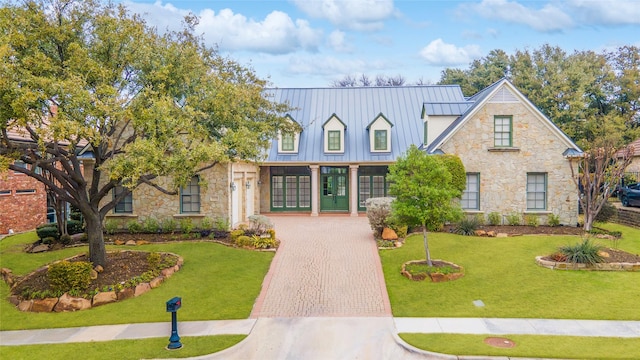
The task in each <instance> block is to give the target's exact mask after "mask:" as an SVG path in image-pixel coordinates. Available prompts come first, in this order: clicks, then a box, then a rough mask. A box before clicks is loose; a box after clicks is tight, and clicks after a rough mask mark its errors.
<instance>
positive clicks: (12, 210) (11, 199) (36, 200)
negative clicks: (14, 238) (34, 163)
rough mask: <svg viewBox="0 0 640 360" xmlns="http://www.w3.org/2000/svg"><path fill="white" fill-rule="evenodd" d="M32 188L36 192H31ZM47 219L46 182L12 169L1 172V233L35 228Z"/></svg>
mask: <svg viewBox="0 0 640 360" xmlns="http://www.w3.org/2000/svg"><path fill="white" fill-rule="evenodd" d="M31 190H33V191H34V192H30V191H31ZM21 191H22V192H23V193H21ZM25 191H28V192H25ZM46 221H47V193H46V191H45V187H44V184H42V183H41V182H39V181H37V180H36V179H34V178H32V177H29V176H27V175H25V174H20V173H14V172H13V171H11V170H8V171H7V172H6V173H4V174H1V175H0V234H6V233H8V232H9V230H11V231H13V232H21V231H27V230H33V229H34V228H35V227H36V226H38V225H40V224H43V223H45V222H46Z"/></svg>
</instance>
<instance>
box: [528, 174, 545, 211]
mask: <svg viewBox="0 0 640 360" xmlns="http://www.w3.org/2000/svg"><path fill="white" fill-rule="evenodd" d="M546 209H547V174H546V173H528V174H527V210H546Z"/></svg>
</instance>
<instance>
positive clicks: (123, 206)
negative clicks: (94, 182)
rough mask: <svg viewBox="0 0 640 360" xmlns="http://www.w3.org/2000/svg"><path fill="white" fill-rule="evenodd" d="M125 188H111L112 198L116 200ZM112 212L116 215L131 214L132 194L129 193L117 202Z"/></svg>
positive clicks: (119, 186)
mask: <svg viewBox="0 0 640 360" xmlns="http://www.w3.org/2000/svg"><path fill="white" fill-rule="evenodd" d="M125 190H126V188H125V187H124V186H121V185H118V186H116V187H114V188H113V198H114V199H115V198H117V197H118V196H120V194H122V193H123V192H124V191H125ZM113 212H114V213H116V214H131V213H133V194H132V193H131V192H129V194H127V195H125V197H124V198H123V199H122V200H120V201H118V203H117V204H116V207H115V208H113Z"/></svg>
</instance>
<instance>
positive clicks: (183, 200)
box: [180, 176, 200, 214]
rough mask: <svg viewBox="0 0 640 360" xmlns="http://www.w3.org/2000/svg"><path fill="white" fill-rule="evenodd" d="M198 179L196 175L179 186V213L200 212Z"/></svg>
mask: <svg viewBox="0 0 640 360" xmlns="http://www.w3.org/2000/svg"><path fill="white" fill-rule="evenodd" d="M199 182H200V179H199V178H198V176H194V177H192V178H191V180H190V181H189V183H187V185H186V186H185V187H183V188H180V213H181V214H193V213H200V184H199Z"/></svg>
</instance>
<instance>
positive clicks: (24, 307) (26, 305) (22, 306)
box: [18, 300, 33, 311]
mask: <svg viewBox="0 0 640 360" xmlns="http://www.w3.org/2000/svg"><path fill="white" fill-rule="evenodd" d="M32 306H33V300H22V301H21V302H20V303H19V304H18V310H20V311H31V307H32Z"/></svg>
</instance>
